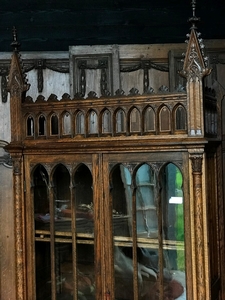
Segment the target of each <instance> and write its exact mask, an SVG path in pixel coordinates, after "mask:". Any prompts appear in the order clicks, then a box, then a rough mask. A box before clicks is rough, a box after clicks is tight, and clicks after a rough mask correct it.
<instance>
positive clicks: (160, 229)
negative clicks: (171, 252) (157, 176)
mask: <svg viewBox="0 0 225 300" xmlns="http://www.w3.org/2000/svg"><path fill="white" fill-rule="evenodd" d="M159 190H160V189H158V190H157V194H158V196H157V199H158V242H159V278H158V285H159V299H163V266H164V259H163V226H162V225H163V224H162V223H163V217H162V194H161V191H159Z"/></svg>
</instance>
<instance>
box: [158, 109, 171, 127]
mask: <svg viewBox="0 0 225 300" xmlns="http://www.w3.org/2000/svg"><path fill="white" fill-rule="evenodd" d="M159 119H160V131H168V130H170V111H169V109H168V108H167V107H166V106H164V107H163V108H162V109H161V110H160V114H159Z"/></svg>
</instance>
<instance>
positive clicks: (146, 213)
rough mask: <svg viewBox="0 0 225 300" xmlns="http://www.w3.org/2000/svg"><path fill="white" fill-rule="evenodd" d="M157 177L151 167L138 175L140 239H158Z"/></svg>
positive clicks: (143, 169)
mask: <svg viewBox="0 0 225 300" xmlns="http://www.w3.org/2000/svg"><path fill="white" fill-rule="evenodd" d="M154 192H155V176H154V172H153V170H152V169H151V168H150V167H149V165H147V164H144V165H142V166H141V167H140V168H139V169H138V171H137V173H136V214H137V216H136V218H137V234H138V236H139V237H141V236H142V237H150V238H157V236H158V222H157V212H156V205H155V195H154Z"/></svg>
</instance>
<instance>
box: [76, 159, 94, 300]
mask: <svg viewBox="0 0 225 300" xmlns="http://www.w3.org/2000/svg"><path fill="white" fill-rule="evenodd" d="M74 183H75V209H76V236H77V244H76V253H77V257H76V263H77V290H78V299H86V300H89V299H95V274H94V220H93V213H94V205H93V189H92V174H91V172H90V170H89V169H88V167H87V166H86V165H84V164H82V165H80V166H79V167H78V169H77V170H76V172H75V176H74Z"/></svg>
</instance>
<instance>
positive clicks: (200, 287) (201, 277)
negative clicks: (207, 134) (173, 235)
mask: <svg viewBox="0 0 225 300" xmlns="http://www.w3.org/2000/svg"><path fill="white" fill-rule="evenodd" d="M190 160H191V165H192V182H193V203H192V205H193V214H194V215H193V227H192V235H193V237H194V245H193V247H194V252H195V254H194V260H193V265H194V266H195V267H194V268H195V270H196V291H195V292H196V297H195V299H198V300H205V299H206V273H205V265H206V259H205V249H204V235H205V232H204V217H203V216H204V208H203V186H202V162H203V154H202V153H192V154H190Z"/></svg>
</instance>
